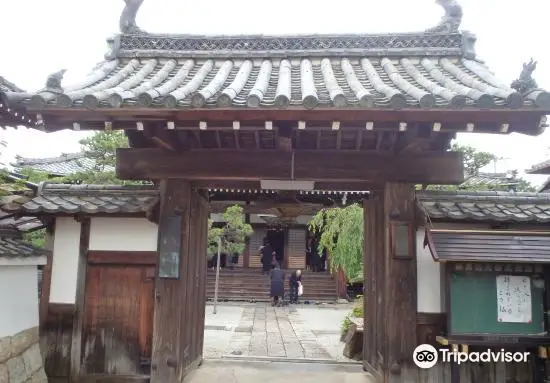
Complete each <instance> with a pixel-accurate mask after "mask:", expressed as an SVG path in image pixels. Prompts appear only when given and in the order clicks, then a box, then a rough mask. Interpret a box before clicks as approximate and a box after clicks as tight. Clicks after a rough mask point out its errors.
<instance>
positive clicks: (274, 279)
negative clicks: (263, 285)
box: [269, 263, 285, 306]
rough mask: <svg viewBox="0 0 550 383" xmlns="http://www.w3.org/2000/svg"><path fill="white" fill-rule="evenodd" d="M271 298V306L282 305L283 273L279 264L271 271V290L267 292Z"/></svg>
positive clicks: (283, 292)
mask: <svg viewBox="0 0 550 383" xmlns="http://www.w3.org/2000/svg"><path fill="white" fill-rule="evenodd" d="M269 293H270V296H271V298H273V302H272V304H271V305H272V306H276V305H277V306H278V305H280V304H281V303H282V301H283V300H284V297H285V272H284V271H283V270H281V268H280V267H279V264H278V263H276V264H275V268H274V269H273V270H271V289H270V291H269Z"/></svg>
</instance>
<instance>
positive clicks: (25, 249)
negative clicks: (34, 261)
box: [0, 226, 50, 259]
mask: <svg viewBox="0 0 550 383" xmlns="http://www.w3.org/2000/svg"><path fill="white" fill-rule="evenodd" d="M49 253H50V252H49V251H48V250H44V249H40V248H37V247H34V246H32V245H30V244H28V243H27V242H25V241H23V239H22V238H21V232H19V231H18V230H17V229H15V228H13V227H9V226H3V227H0V258H8V259H15V258H34V257H45V256H47V255H48V254H49Z"/></svg>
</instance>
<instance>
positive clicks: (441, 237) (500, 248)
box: [426, 230, 550, 263]
mask: <svg viewBox="0 0 550 383" xmlns="http://www.w3.org/2000/svg"><path fill="white" fill-rule="evenodd" d="M426 234H427V239H428V245H429V247H430V250H431V252H432V255H433V257H434V259H435V260H437V261H441V262H445V261H454V262H457V261H460V262H487V261H489V262H524V263H535V262H536V263H539V262H540V263H548V262H549V261H550V237H549V236H542V235H528V234H523V235H520V234H518V233H517V232H516V233H506V232H505V231H500V232H499V231H494V232H489V233H488V232H485V233H479V232H464V231H459V232H457V231H452V230H449V231H445V230H428V231H427V233H426ZM487 244H490V246H487Z"/></svg>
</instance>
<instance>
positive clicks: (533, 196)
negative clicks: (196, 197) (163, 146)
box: [2, 183, 550, 222]
mask: <svg viewBox="0 0 550 383" xmlns="http://www.w3.org/2000/svg"><path fill="white" fill-rule="evenodd" d="M213 190H214V189H212V190H211V191H213ZM361 193H363V192H361ZM417 197H418V200H419V202H420V206H421V208H422V209H423V210H424V211H425V212H426V213H427V214H429V217H430V218H431V219H440V220H450V221H457V220H458V221H466V220H478V221H496V222H550V194H544V193H510V192H463V191H458V192H448V191H421V192H417ZM22 198H23V197H22ZM158 201H159V191H158V189H155V188H154V187H152V186H129V185H126V186H121V185H64V184H53V183H44V184H42V185H41V187H40V189H39V191H38V194H37V196H36V197H34V198H27V199H19V200H17V201H14V202H12V203H10V204H4V205H3V206H2V210H4V211H6V212H12V213H13V212H18V213H24V214H25V213H26V214H40V213H46V214H76V213H89V214H96V213H107V214H108V213H136V214H141V213H145V212H147V211H149V209H150V208H151V207H152V206H154V205H155V204H156V203H157V202H158Z"/></svg>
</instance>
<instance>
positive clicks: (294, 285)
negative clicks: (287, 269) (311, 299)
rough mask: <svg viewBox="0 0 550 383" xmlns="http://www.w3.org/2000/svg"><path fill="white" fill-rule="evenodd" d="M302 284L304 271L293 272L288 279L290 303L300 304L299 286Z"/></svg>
mask: <svg viewBox="0 0 550 383" xmlns="http://www.w3.org/2000/svg"><path fill="white" fill-rule="evenodd" d="M301 283H302V270H296V271H293V272H292V273H291V274H290V277H288V287H289V288H290V303H298V286H299V285H300V284H301Z"/></svg>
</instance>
